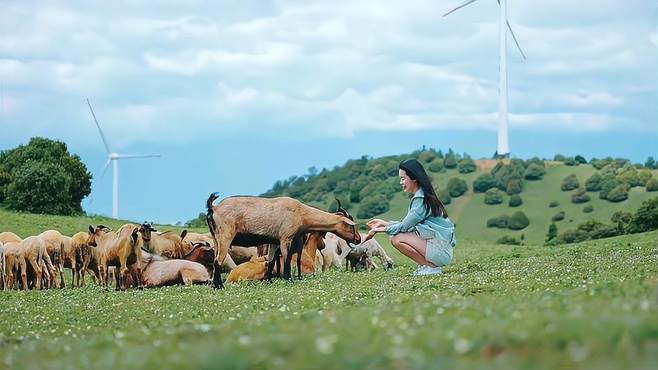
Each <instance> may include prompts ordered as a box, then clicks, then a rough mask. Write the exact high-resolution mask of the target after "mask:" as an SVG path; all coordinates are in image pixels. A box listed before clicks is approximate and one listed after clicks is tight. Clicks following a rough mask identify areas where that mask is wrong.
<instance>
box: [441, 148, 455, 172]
mask: <svg viewBox="0 0 658 370" xmlns="http://www.w3.org/2000/svg"><path fill="white" fill-rule="evenodd" d="M443 165H444V166H445V168H450V169H452V168H456V167H457V158H455V153H453V152H452V150H450V151H448V154H446V157H445V158H444V159H443Z"/></svg>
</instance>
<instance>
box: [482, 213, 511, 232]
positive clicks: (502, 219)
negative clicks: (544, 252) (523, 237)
mask: <svg viewBox="0 0 658 370" xmlns="http://www.w3.org/2000/svg"><path fill="white" fill-rule="evenodd" d="M508 223H509V216H507V215H500V216H497V217H492V218H490V219H488V220H487V227H497V228H500V229H507V225H508Z"/></svg>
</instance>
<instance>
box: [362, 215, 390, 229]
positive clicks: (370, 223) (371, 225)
mask: <svg viewBox="0 0 658 370" xmlns="http://www.w3.org/2000/svg"><path fill="white" fill-rule="evenodd" d="M366 225H368V227H369V228H371V229H373V228H376V227H380V226H384V227H386V226H388V222H386V221H384V220H380V219H378V218H373V219H372V220H370V221H368V222H367V223H366Z"/></svg>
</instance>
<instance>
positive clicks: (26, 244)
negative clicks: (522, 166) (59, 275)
mask: <svg viewBox="0 0 658 370" xmlns="http://www.w3.org/2000/svg"><path fill="white" fill-rule="evenodd" d="M20 249H21V254H22V256H23V258H24V259H25V265H28V263H29V267H31V268H32V270H33V271H34V274H35V282H34V287H35V288H36V289H42V278H43V274H48V275H50V280H49V281H53V280H55V272H54V271H55V269H54V268H53V265H52V262H51V261H50V257H49V256H48V251H47V247H46V242H45V241H44V240H43V239H42V238H40V237H38V236H30V237H27V238H25V240H23V241H22V242H21V243H20ZM21 268H22V266H21ZM21 278H22V281H23V290H27V288H28V283H27V274H26V272H25V271H21Z"/></svg>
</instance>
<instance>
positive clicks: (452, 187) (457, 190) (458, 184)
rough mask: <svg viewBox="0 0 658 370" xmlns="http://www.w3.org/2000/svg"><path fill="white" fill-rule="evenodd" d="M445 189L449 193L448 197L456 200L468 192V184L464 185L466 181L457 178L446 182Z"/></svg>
mask: <svg viewBox="0 0 658 370" xmlns="http://www.w3.org/2000/svg"><path fill="white" fill-rule="evenodd" d="M447 188H448V191H449V192H450V196H451V197H453V198H456V197H460V196H462V195H463V194H464V193H466V191H467V190H468V184H466V181H464V180H463V179H460V178H459V177H453V178H451V179H450V180H448V186H447Z"/></svg>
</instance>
